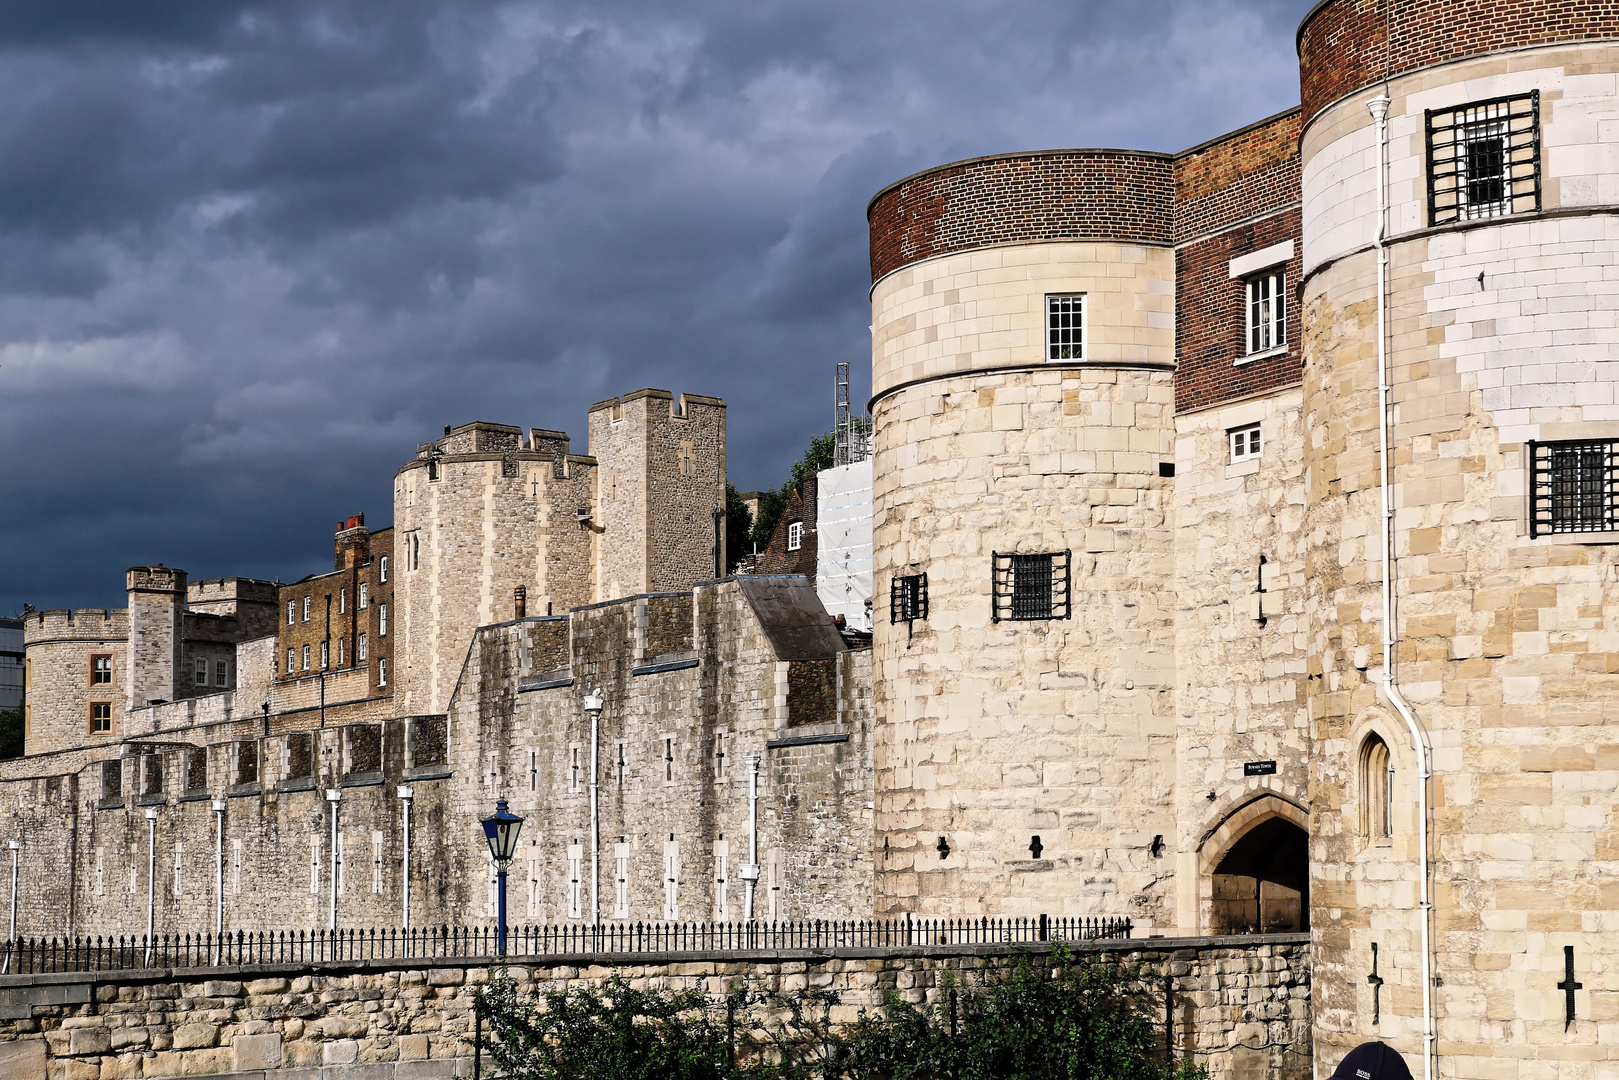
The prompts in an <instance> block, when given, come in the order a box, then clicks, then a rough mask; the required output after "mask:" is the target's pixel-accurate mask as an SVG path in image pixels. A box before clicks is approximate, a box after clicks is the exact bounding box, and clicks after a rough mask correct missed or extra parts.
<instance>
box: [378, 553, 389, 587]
mask: <svg viewBox="0 0 1619 1080" xmlns="http://www.w3.org/2000/svg"><path fill="white" fill-rule="evenodd" d="M377 574H378V580H379V581H387V580H388V556H386V555H384V556H383V557H382V558H380V559H378V560H377Z"/></svg>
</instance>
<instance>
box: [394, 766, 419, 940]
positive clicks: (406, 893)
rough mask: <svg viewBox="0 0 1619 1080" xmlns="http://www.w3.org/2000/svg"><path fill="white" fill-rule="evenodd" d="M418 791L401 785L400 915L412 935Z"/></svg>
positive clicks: (406, 931)
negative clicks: (413, 806) (413, 815)
mask: <svg viewBox="0 0 1619 1080" xmlns="http://www.w3.org/2000/svg"><path fill="white" fill-rule="evenodd" d="M415 794H416V789H415V788H412V787H409V786H406V785H401V786H400V787H399V789H398V795H399V804H400V810H399V814H400V819H401V824H402V825H403V828H404V836H405V871H404V874H403V876H402V880H401V884H400V890H399V893H400V901H399V904H400V913H401V915H402V916H403V918H404V923H405V933H406V934H407V935H408V934H409V933H410V800H411V799H412V798H413V797H414V796H415Z"/></svg>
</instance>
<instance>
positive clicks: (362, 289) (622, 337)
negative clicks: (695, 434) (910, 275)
mask: <svg viewBox="0 0 1619 1080" xmlns="http://www.w3.org/2000/svg"><path fill="white" fill-rule="evenodd" d="M1306 8H1307V2H1306V0H1156V2H1147V3H1127V2H1122V0H1121V2H1111V0H1109V2H1103V0H1093V2H1088V3H1077V4H1076V3H1074V2H1073V0H1011V2H1008V3H1005V4H998V5H985V4H982V3H966V2H961V0H944V2H938V3H929V4H919V3H917V4H908V3H906V4H871V3H867V2H862V3H853V2H842V0H835V2H832V0H829V2H823V3H815V4H803V3H796V4H792V3H785V2H777V0H761V2H759V3H750V4H735V3H729V2H726V3H719V2H716V0H689V2H675V3H670V4H659V5H647V4H645V3H642V2H640V0H636V2H629V0H590V2H584V0H578V2H572V0H569V2H564V0H532V2H530V0H513V2H510V3H504V4H484V3H471V4H468V3H453V4H452V3H449V2H448V0H387V2H382V0H376V2H360V0H277V2H276V3H268V2H263V3H228V2H221V0H207V2H198V3H191V4H187V3H168V4H158V5H135V4H129V5H124V4H112V5H108V4H103V3H94V4H91V3H84V2H55V3H27V4H22V3H12V4H8V5H0V93H3V94H4V95H5V97H6V100H7V102H8V109H7V111H6V113H5V115H3V116H0V460H4V461H5V462H7V467H6V468H5V469H3V470H0V505H3V506H5V507H6V510H7V512H6V515H5V516H4V518H3V519H0V520H3V521H4V525H3V526H0V567H3V568H4V569H3V570H0V611H8V610H10V609H11V608H13V607H14V606H15V605H16V604H18V603H20V602H22V601H24V600H28V601H31V602H34V603H36V604H50V605H56V604H64V603H72V604H101V603H116V602H117V601H118V590H119V588H120V585H121V578H120V575H121V571H122V568H123V567H124V566H127V565H129V564H131V563H134V562H137V561H146V560H154V561H156V560H161V561H164V562H167V563H169V564H171V565H180V566H184V567H186V568H187V569H188V570H191V571H192V572H193V573H196V574H207V575H215V574H222V573H245V574H254V575H261V576H269V577H274V576H277V575H279V576H281V577H282V578H284V579H289V580H290V579H293V578H296V577H299V576H301V575H302V574H304V573H307V572H308V571H310V570H312V569H317V568H319V567H320V566H322V565H324V564H325V561H326V559H327V558H329V556H328V554H327V553H326V550H327V549H326V548H325V545H326V543H327V541H328V538H329V536H328V534H329V530H330V528H331V526H332V524H333V523H335V521H336V520H337V519H338V518H339V517H341V516H343V515H345V514H348V513H352V512H355V511H357V510H362V509H363V510H365V511H367V514H368V520H369V521H371V522H372V523H373V524H379V523H386V521H387V519H388V512H389V502H390V498H391V484H390V477H391V475H392V472H393V470H394V468H395V467H396V466H397V465H398V464H399V463H400V462H401V461H403V460H404V459H406V458H407V457H408V456H409V455H410V454H411V453H412V452H413V450H414V447H415V444H416V443H417V442H418V441H419V440H421V439H423V438H426V437H428V436H430V435H431V434H432V433H433V432H434V431H436V430H437V429H438V427H439V426H440V425H441V424H444V423H459V422H463V421H466V420H469V419H473V418H475V417H476V418H484V419H493V420H506V421H511V422H516V423H529V424H539V425H544V426H552V427H561V428H564V429H572V430H573V432H574V435H575V446H576V448H577V449H580V450H582V449H584V446H583V443H584V440H583V423H584V410H585V409H586V407H588V405H589V404H590V403H591V402H592V401H595V400H598V399H600V398H602V397H605V396H607V395H609V394H611V393H616V392H619V391H623V390H629V389H633V388H636V387H639V386H644V385H653V386H663V387H667V388H669V389H674V390H691V391H697V392H703V393H717V394H720V395H721V396H723V397H725V398H726V399H727V401H728V402H729V403H730V405H731V410H730V429H731V463H732V476H733V479H734V480H735V481H736V482H737V483H738V484H739V485H740V486H741V487H743V488H752V487H761V486H764V485H767V484H774V483H776V482H777V481H778V480H779V479H780V477H781V475H782V474H783V473H784V471H785V469H786V467H787V465H788V464H789V463H790V462H791V460H792V459H793V458H794V457H796V456H797V454H798V453H799V452H800V450H801V449H802V447H803V445H804V444H805V442H806V441H807V439H808V437H809V435H810V434H812V433H814V432H817V431H822V430H825V429H826V428H827V427H829V426H830V423H831V385H830V384H831V379H832V365H833V364H834V363H835V362H836V361H838V360H849V361H851V362H852V363H853V365H854V371H855V381H856V395H857V397H863V395H864V394H865V393H866V392H867V383H868V381H869V375H868V372H866V371H865V370H863V369H864V366H865V360H866V357H867V356H868V354H869V335H868V332H867V329H866V326H867V323H868V322H869V321H870V319H869V311H868V309H867V302H866V290H867V287H868V286H869V281H868V279H867V259H866V243H865V217H864V213H865V206H866V201H867V200H868V199H869V197H870V196H871V194H873V193H874V192H875V191H876V189H877V188H879V187H880V186H882V185H883V184H884V183H887V182H888V181H890V180H893V179H897V178H898V177H900V176H902V175H905V174H906V173H909V172H912V171H915V170H916V169H919V168H923V167H926V166H928V165H932V164H936V163H940V162H943V161H947V160H951V159H954V158H957V157H963V156H970V155H974V154H982V153H991V152H996V151H1002V150H1011V149H1020V148H1031V147H1053V146H1076V145H1133V146H1142V147H1147V148H1152V149H1168V150H1173V149H1179V148H1181V147H1184V146H1187V145H1191V144H1193V143H1196V142H1198V141H1201V140H1202V139H1205V138H1208V137H1210V136H1213V135H1216V134H1218V133H1220V132H1221V131H1224V130H1229V129H1230V128H1233V127H1236V126H1238V125H1240V124H1243V123H1246V122H1248V121H1251V120H1254V119H1257V118H1259V117H1261V116H1263V115H1266V114H1268V113H1270V112H1274V111H1276V110H1278V109H1280V108H1283V107H1286V106H1287V105H1290V104H1292V103H1294V102H1295V101H1296V100H1297V79H1296V68H1295V62H1294V58H1293V53H1292V33H1293V29H1294V27H1295V26H1296V23H1297V20H1298V18H1299V17H1300V16H1302V14H1303V13H1304V11H1305V10H1306Z"/></svg>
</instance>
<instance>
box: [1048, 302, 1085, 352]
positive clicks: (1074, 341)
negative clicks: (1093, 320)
mask: <svg viewBox="0 0 1619 1080" xmlns="http://www.w3.org/2000/svg"><path fill="white" fill-rule="evenodd" d="M1046 359H1047V360H1083V359H1085V294H1084V293H1063V294H1057V295H1052V296H1047V297H1046Z"/></svg>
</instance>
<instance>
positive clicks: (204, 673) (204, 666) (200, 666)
mask: <svg viewBox="0 0 1619 1080" xmlns="http://www.w3.org/2000/svg"><path fill="white" fill-rule="evenodd" d="M196 681H197V685H198V686H207V685H208V658H207V657H204V656H199V657H197V679H196Z"/></svg>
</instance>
